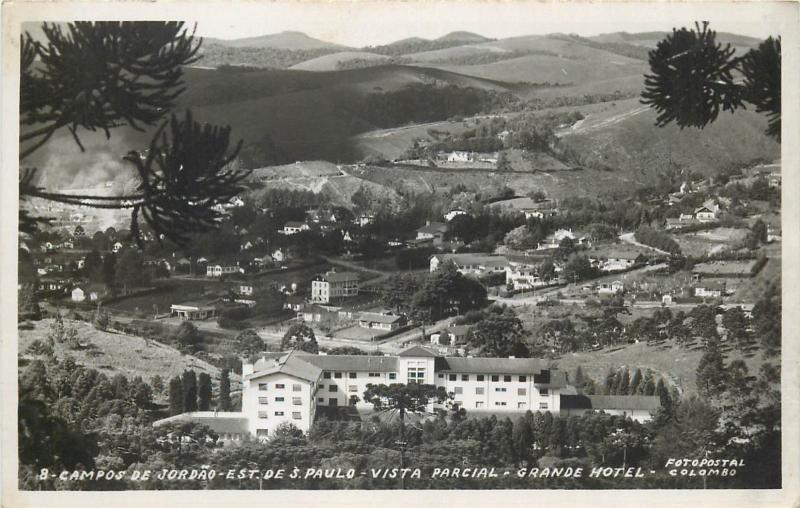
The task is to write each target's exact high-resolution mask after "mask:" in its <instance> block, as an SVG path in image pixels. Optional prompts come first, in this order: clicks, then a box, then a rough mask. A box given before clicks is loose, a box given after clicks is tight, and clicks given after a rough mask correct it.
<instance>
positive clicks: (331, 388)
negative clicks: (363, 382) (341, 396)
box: [328, 385, 339, 392]
mask: <svg viewBox="0 0 800 508" xmlns="http://www.w3.org/2000/svg"><path fill="white" fill-rule="evenodd" d="M328 391H329V392H338V391H339V387H338V386H336V385H330V386H328Z"/></svg>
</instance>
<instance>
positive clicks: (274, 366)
mask: <svg viewBox="0 0 800 508" xmlns="http://www.w3.org/2000/svg"><path fill="white" fill-rule="evenodd" d="M304 356H305V355H303V354H302V353H297V352H295V351H289V352H288V353H286V354H284V355H283V356H280V357H277V358H276V357H262V358H261V359H259V360H257V361H256V362H255V364H254V365H253V373H252V374H249V375H247V376H245V379H254V378H257V377H262V376H267V375H270V374H277V373H280V374H286V375H288V376H292V377H296V378H298V379H304V380H306V381H311V382H313V383H316V381H317V379H319V376H320V374H322V369H320V368H319V367H317V366H316V365H312V364H311V363H309V362H307V361H304V358H303V357H304Z"/></svg>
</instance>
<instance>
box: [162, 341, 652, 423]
mask: <svg viewBox="0 0 800 508" xmlns="http://www.w3.org/2000/svg"><path fill="white" fill-rule="evenodd" d="M392 383H401V384H411V383H419V384H430V385H435V386H437V387H443V388H444V389H445V391H447V392H448V393H449V394H452V403H453V404H455V405H458V406H460V407H463V408H464V409H466V410H467V411H473V412H481V411H487V412H492V413H497V412H524V411H528V410H532V411H549V412H552V413H555V414H558V413H560V412H561V410H562V400H565V397H566V396H568V395H569V394H574V393H575V392H574V388H572V387H570V386H569V385H568V384H567V376H566V374H565V373H564V372H562V371H560V370H558V369H554V368H551V367H549V366H548V364H547V362H546V361H544V360H538V359H532V358H463V357H445V356H441V355H440V354H438V353H437V352H436V351H433V350H431V349H429V348H427V347H423V346H414V347H411V348H409V349H407V350H405V351H403V352H401V353H400V354H398V355H397V356H362V355H315V354H311V353H306V352H302V351H290V352H284V353H263V354H262V355H261V356H260V358H259V359H257V360H256V361H255V362H253V363H251V362H249V361H247V360H245V361H244V362H243V364H242V411H241V413H225V416H224V417H219V416H217V417H216V418H218V420H214V419H212V418H214V417H213V413H211V412H207V413H208V414H206V413H203V414H202V415H200V416H198V417H195V416H194V415H197V414H198V413H185V414H184V415H179V416H180V417H182V421H198V422H200V423H204V424H208V423H209V422H211V423H212V424H218V425H220V426H225V422H223V421H222V420H224V419H230V420H231V423H230V425H229V427H230V428H231V429H236V428H246V429H247V432H248V434H249V435H251V436H256V437H259V438H266V437H267V436H269V435H271V434H273V433H274V431H275V429H277V428H278V426H280V425H281V424H284V423H291V424H294V425H295V426H296V427H298V428H299V429H300V430H302V431H304V432H305V431H308V430H309V429H310V428H311V425H312V423H313V422H314V418H315V416H316V413H317V410H318V409H319V408H321V407H339V406H347V405H352V406H356V407H358V408H363V409H367V408H369V407H371V404H370V403H369V402H365V401H363V400H362V398H363V396H364V391H365V390H366V389H367V386H368V385H370V384H373V385H377V384H387V385H388V384H392ZM626 399H627V397H622V398H621V399H619V400H611V399H609V400H603V401H598V402H597V404H596V405H597V406H598V407H599V406H601V405H602V409H603V410H605V411H609V412H610V411H627V410H629V409H630V407H631V406H632V405H637V404H638V405H642V406H644V405H649V406H652V407H654V408H655V407H657V406H656V405H655V401H648V404H639V402H638V398H637V401H627V400H626ZM653 399H656V400H658V397H653ZM566 400H568V401H569V402H570V404H571V405H570V408H569V409H570V411H572V410H575V411H582V412H583V411H586V410H593V409H595V405H591V404H590V405H589V407H588V408H584V407H580V406H581V405H580V404H579V402H581V401H572V400H571V399H566ZM584 405H585V404H584ZM573 406H575V407H573ZM430 409H431V410H433V409H434V406H433V405H432V406H431V408H430ZM644 410H645V409H641V411H644ZM648 414H649V413H648ZM637 417H639V418H642V419H644V418H645V417H644V415H643V414H637ZM175 419H177V417H171V418H168V419H164V420H159V421H158V422H156V423H155V424H154V425H162V424H164V423H165V422H167V421H174V420H175ZM210 426H212V428H214V427H213V425H210Z"/></svg>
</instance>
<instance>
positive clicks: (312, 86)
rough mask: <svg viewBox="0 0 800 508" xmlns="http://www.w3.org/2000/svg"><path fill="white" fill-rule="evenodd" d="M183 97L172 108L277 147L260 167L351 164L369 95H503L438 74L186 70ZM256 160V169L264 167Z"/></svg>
mask: <svg viewBox="0 0 800 508" xmlns="http://www.w3.org/2000/svg"><path fill="white" fill-rule="evenodd" d="M186 83H187V91H186V93H185V94H184V95H182V96H181V97H180V101H179V110H181V109H184V108H187V107H188V108H191V109H192V111H193V113H194V115H195V118H197V119H198V120H200V121H207V122H212V123H214V124H218V125H230V126H231V127H232V129H233V137H234V138H242V139H244V142H245V144H246V145H256V147H257V146H271V145H270V143H271V142H274V144H275V145H277V146H278V147H280V150H281V152H282V157H281V158H280V159H279V160H273V161H267V162H273V163H274V162H279V163H280V162H290V161H295V160H309V159H324V160H330V161H348V160H354V159H356V158H357V157H358V154H357V153H356V151H355V150H354V149H353V147H352V145H351V142H350V136H352V135H354V134H357V133H360V132H366V131H369V130H372V129H374V128H376V127H377V124H373V123H372V122H371V121H370V120H369V119H368V117H369V114H367V113H369V112H365V111H364V107H365V106H364V104H365V103H364V98H365V97H366V96H367V95H368V94H370V93H378V92H381V93H386V92H392V91H397V90H400V89H403V88H404V87H407V86H409V85H415V84H416V85H436V86H447V85H456V86H459V87H471V88H474V89H477V90H483V91H487V92H508V91H509V90H510V89H511V88H510V87H509V86H507V85H504V84H503V83H500V82H497V81H492V80H488V79H483V78H475V77H471V76H464V75H459V74H456V73H451V72H447V71H443V70H440V69H427V68H417V67H407V66H396V65H394V66H379V67H370V68H365V69H353V70H346V71H335V72H306V71H283V70H265V71H258V72H243V73H237V74H235V79H232V76H231V74H230V73H228V72H223V71H218V70H204V69H187V72H186ZM263 162H264V161H263V160H262V161H261V164H263Z"/></svg>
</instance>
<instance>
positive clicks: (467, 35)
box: [436, 31, 491, 44]
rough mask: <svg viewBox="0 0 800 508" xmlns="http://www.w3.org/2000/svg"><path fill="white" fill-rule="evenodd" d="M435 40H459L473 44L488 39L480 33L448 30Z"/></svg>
mask: <svg viewBox="0 0 800 508" xmlns="http://www.w3.org/2000/svg"><path fill="white" fill-rule="evenodd" d="M436 40H437V41H447V42H461V43H468V44H475V43H478V42H487V41H490V40H491V39H489V38H488V37H484V36H482V35H479V34H476V33H473V32H464V31H456V32H450V33H448V34H446V35H443V36H441V37H437V38H436Z"/></svg>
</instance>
